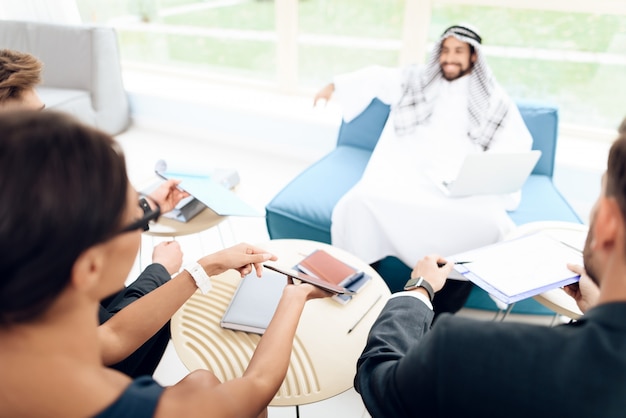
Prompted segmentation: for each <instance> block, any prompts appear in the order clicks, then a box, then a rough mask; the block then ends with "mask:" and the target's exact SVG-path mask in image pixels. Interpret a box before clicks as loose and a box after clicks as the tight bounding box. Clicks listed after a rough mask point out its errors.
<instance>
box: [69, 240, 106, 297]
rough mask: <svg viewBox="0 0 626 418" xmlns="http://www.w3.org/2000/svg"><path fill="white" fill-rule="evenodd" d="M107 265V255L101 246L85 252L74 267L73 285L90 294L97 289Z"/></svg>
mask: <svg viewBox="0 0 626 418" xmlns="http://www.w3.org/2000/svg"><path fill="white" fill-rule="evenodd" d="M104 265H105V253H104V249H103V248H102V247H101V246H95V247H91V248H88V249H87V250H85V251H84V252H83V253H82V254H81V255H80V256H78V258H77V259H76V262H74V266H73V267H72V279H71V282H72V284H73V285H74V286H75V287H76V288H77V289H81V290H85V291H87V292H90V291H91V290H92V289H94V288H95V287H97V285H98V283H99V281H100V277H101V276H102V271H103V268H104Z"/></svg>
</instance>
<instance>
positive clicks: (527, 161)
mask: <svg viewBox="0 0 626 418" xmlns="http://www.w3.org/2000/svg"><path fill="white" fill-rule="evenodd" d="M539 157H541V151H539V150H532V151H524V152H506V153H497V152H477V153H471V154H468V155H467V156H466V157H465V160H464V161H463V164H462V165H461V169H460V170H459V172H458V174H457V177H456V179H454V180H447V181H446V180H442V179H434V181H435V184H436V185H437V187H439V188H440V189H441V191H442V192H443V193H444V194H445V195H446V196H449V197H463V196H472V195H483V194H505V193H513V192H516V191H518V190H520V189H521V188H522V186H523V185H524V182H525V181H526V179H527V178H528V176H529V175H530V173H531V172H532V170H533V169H534V168H535V165H537V161H539Z"/></svg>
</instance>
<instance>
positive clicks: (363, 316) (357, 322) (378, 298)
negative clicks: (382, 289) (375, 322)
mask: <svg viewBox="0 0 626 418" xmlns="http://www.w3.org/2000/svg"><path fill="white" fill-rule="evenodd" d="M382 296H383V295H378V297H377V298H376V300H375V301H374V303H372V304H371V305H370V307H369V308H367V310H366V311H365V313H363V315H361V317H360V318H359V320H358V321H356V322H355V324H354V325H352V328H350V329H349V330H348V334H350V333H351V332H352V331H353V330H354V329H355V328H356V326H357V325H359V323H360V322H361V321H362V320H363V318H365V317H366V316H367V314H368V313H369V312H370V311H371V310H372V308H373V307H374V306H376V304H377V303H378V301H379V300H380V298H381V297H382Z"/></svg>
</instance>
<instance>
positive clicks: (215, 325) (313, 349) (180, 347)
mask: <svg viewBox="0 0 626 418" xmlns="http://www.w3.org/2000/svg"><path fill="white" fill-rule="evenodd" d="M258 246H260V247H262V248H265V249H267V250H268V251H270V252H273V253H274V254H276V255H277V256H278V257H279V260H278V261H279V262H280V264H281V265H285V266H293V265H295V264H296V263H297V262H298V261H300V260H301V259H302V258H304V257H305V256H306V255H308V254H310V253H311V252H313V250H315V249H318V248H321V249H324V250H326V251H328V252H329V253H331V254H333V255H334V256H335V257H337V258H340V259H341V260H343V261H345V262H346V263H348V264H350V265H352V266H354V267H355V268H358V269H362V270H363V271H365V273H366V274H369V275H371V276H372V280H371V281H370V283H368V284H367V285H366V286H365V287H364V288H363V289H362V290H361V291H360V292H359V293H358V294H357V295H356V296H355V297H354V298H353V299H352V300H351V301H350V302H348V303H347V304H345V305H341V304H339V303H338V302H335V301H333V300H332V299H330V298H326V299H316V300H311V301H308V302H307V304H306V305H305V309H304V311H303V313H302V316H301V318H300V322H299V325H298V329H297V331H296V336H295V338H294V347H293V350H292V355H291V362H290V365H289V369H288V371H287V376H286V378H285V380H284V382H283V384H282V386H281V387H280V389H279V391H278V393H277V394H276V396H275V397H274V399H273V400H272V402H271V403H270V405H273V406H292V405H303V404H307V403H311V402H317V401H321V400H324V399H327V398H329V397H332V396H335V395H338V394H340V393H342V392H344V391H346V390H348V389H350V388H351V387H352V385H353V379H354V374H355V371H356V361H357V359H358V357H359V356H360V354H361V352H362V351H363V348H364V347H365V342H366V339H367V335H368V333H369V329H370V327H371V325H372V324H373V322H374V321H375V320H376V318H377V317H378V314H379V313H380V311H381V310H382V308H383V307H384V305H385V303H386V301H387V298H388V297H389V295H390V292H389V289H388V288H387V285H386V284H385V282H384V281H383V279H382V278H381V277H380V276H379V275H378V274H377V273H376V272H375V271H374V270H373V269H372V268H371V267H370V266H369V265H367V264H366V263H364V262H363V261H361V260H359V259H358V258H357V257H355V256H353V255H351V254H349V253H347V252H345V251H343V250H340V249H338V248H334V247H332V246H330V245H327V244H323V243H319V242H314V241H306V240H272V241H267V242H265V243H261V244H258ZM240 280H241V278H240V277H239V274H238V273H237V272H235V271H228V272H226V273H223V274H221V275H219V276H215V277H214V278H213V279H212V282H213V289H212V290H211V291H210V292H209V293H208V294H207V295H202V294H200V293H199V292H197V293H196V294H194V295H193V296H192V297H191V298H190V299H189V300H188V301H187V302H186V303H185V305H184V306H183V307H182V308H181V309H180V310H179V311H178V312H177V313H176V314H175V315H174V316H173V317H172V321H171V329H172V341H173V343H174V347H175V348H176V352H177V353H178V356H179V357H180V359H181V360H182V362H183V364H184V365H185V366H186V367H187V368H188V369H189V370H196V369H208V370H211V371H213V373H215V375H216V376H217V378H219V379H220V380H221V381H226V380H230V379H233V378H236V377H239V376H241V375H242V374H243V372H244V371H245V368H246V367H247V365H248V363H249V361H250V358H251V357H252V354H253V352H254V349H255V348H256V345H257V344H258V342H259V340H260V338H261V337H260V336H259V335H256V334H250V333H245V332H240V331H232V330H228V329H223V328H221V327H220V325H219V323H220V320H221V318H222V315H223V314H224V311H225V310H226V307H227V306H228V304H229V302H230V299H231V297H232V295H233V293H234V292H235V290H236V288H237V285H238V283H239V281H240ZM360 318H362V319H360ZM359 321H360V322H359ZM357 322H358V325H357V326H356V327H354V325H355V324H356V323H357ZM353 327H354V330H353V331H352V332H351V333H348V330H349V329H351V328H353Z"/></svg>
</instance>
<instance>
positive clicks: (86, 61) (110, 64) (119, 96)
mask: <svg viewBox="0 0 626 418" xmlns="http://www.w3.org/2000/svg"><path fill="white" fill-rule="evenodd" d="M0 47H1V48H8V49H14V50H18V51H22V52H28V53H30V54H33V55H34V56H36V57H37V58H39V59H40V60H41V61H42V62H43V65H44V69H43V74H42V77H43V82H42V84H41V86H40V87H39V88H38V89H37V91H38V93H39V95H40V96H41V98H42V100H43V102H44V103H45V104H46V108H51V109H55V110H61V111H66V112H69V113H71V114H73V115H74V116H76V117H77V118H79V119H80V120H82V121H83V122H85V123H88V124H90V125H92V126H96V127H98V128H100V129H102V130H104V131H106V132H108V133H109V134H111V135H115V134H118V133H120V132H122V131H124V130H125V129H126V128H127V127H128V125H129V124H130V107H129V102H128V96H127V93H126V91H125V90H124V85H123V82H122V73H121V67H120V58H119V49H118V44H117V34H116V32H115V29H113V28H112V27H106V26H96V25H60V24H51V23H40V22H26V21H10V20H2V21H0Z"/></svg>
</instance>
